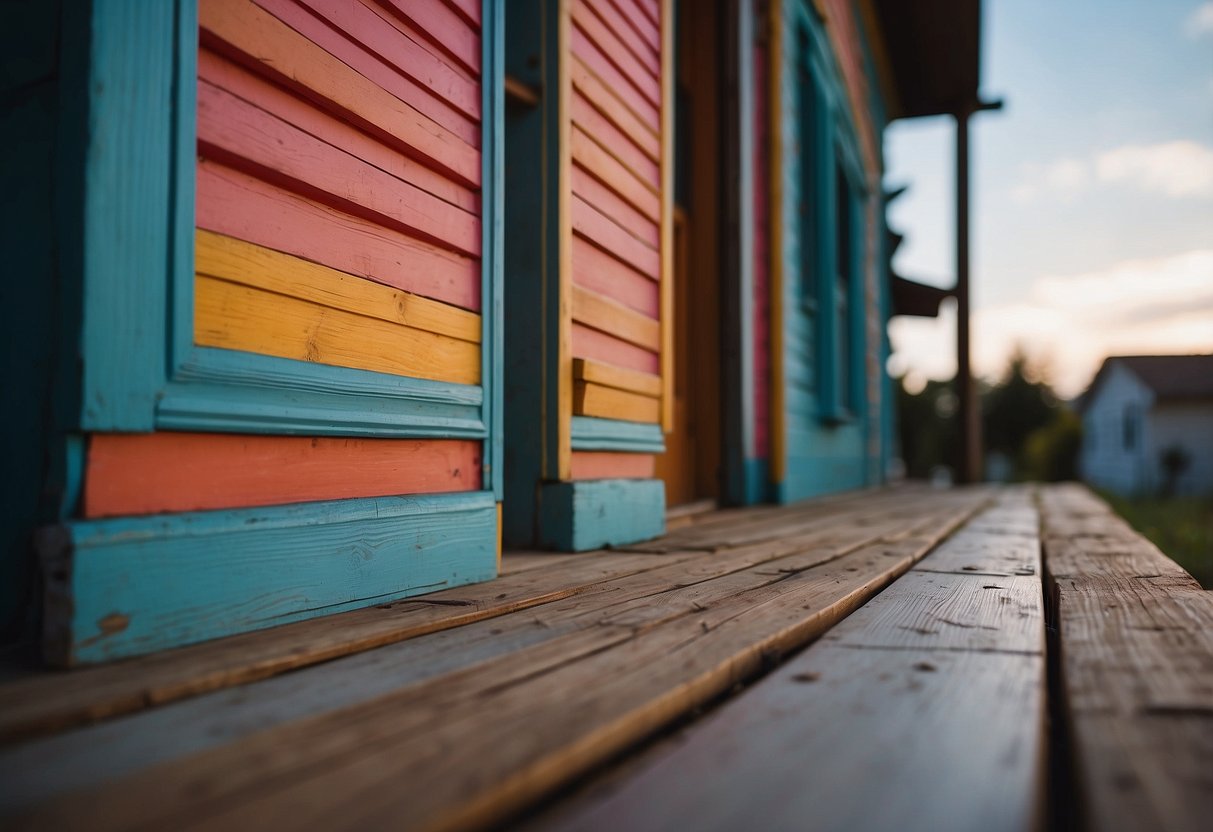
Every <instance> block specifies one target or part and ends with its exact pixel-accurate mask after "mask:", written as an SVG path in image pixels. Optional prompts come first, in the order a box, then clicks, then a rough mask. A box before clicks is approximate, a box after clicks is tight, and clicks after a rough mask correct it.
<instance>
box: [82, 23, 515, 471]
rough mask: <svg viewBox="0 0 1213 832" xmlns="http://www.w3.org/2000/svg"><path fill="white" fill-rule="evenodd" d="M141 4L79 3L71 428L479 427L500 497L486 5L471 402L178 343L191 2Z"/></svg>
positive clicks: (492, 94)
mask: <svg viewBox="0 0 1213 832" xmlns="http://www.w3.org/2000/svg"><path fill="white" fill-rule="evenodd" d="M154 6H155V10H154V11H153V12H149V11H148V10H147V9H145V8H144V6H143V4H139V3H133V2H129V0H97V2H96V3H94V6H93V14H92V19H91V23H92V59H91V61H90V65H89V68H88V73H89V77H88V85H87V87H88V89H89V90H90V95H89V98H88V101H87V109H88V124H89V130H88V136H89V138H88V145H87V153H86V162H85V196H84V199H85V212H84V232H83V233H84V243H83V250H84V268H83V273H84V290H83V292H84V313H83V314H84V325H83V338H82V354H83V356H84V379H83V383H82V387H83V391H84V392H83V402H82V404H81V415H80V418H79V420H78V426H79V427H81V428H83V429H85V430H97V431H100V430H115V431H148V430H153V429H155V428H167V429H172V430H222V431H239V432H252V433H271V434H273V433H305V432H307V433H316V434H335V435H381V436H418V437H433V436H459V437H475V438H484V439H486V442H487V447H486V457H485V458H486V465H485V476H486V481H485V484H486V487H488V488H491V489H492V490H494V492H495V493H498V494H500V491H501V486H500V472H501V469H502V465H501V461H500V455H501V454H500V443H501V438H500V437H501V434H502V430H501V417H500V413H501V390H500V387H501V385H500V378H501V369H500V359H501V353H502V348H501V329H502V327H501V276H500V275H501V252H500V249H501V235H502V228H501V221H500V220H501V212H502V206H503V194H502V191H503V189H502V187H501V170H502V167H503V156H502V148H501V146H502V142H501V141H500V132H501V131H500V129H499V124H500V120H501V112H502V104H501V97H502V96H501V89H500V87H501V83H500V80H501V72H500V64H501V52H502V48H501V46H502V44H501V32H500V18H501V8H502V5H501V0H486V6H485V22H486V24H487V25H486V28H485V30H484V31H485V32H486V37H485V38H484V39H483V40H484V50H485V64H484V66H485V69H484V71H485V80H486V85H485V93H484V96H485V98H484V104H485V113H486V116H485V119H484V123H485V153H484V161H483V164H484V171H485V173H486V175H485V177H484V193H483V205H484V210H485V220H486V221H485V222H484V223H483V225H482V227H483V229H484V231H483V233H484V237H485V240H484V251H485V255H484V257H483V263H484V270H483V274H482V321H483V326H484V332H483V336H484V338H483V349H482V361H483V367H482V370H483V374H482V378H483V379H484V382H485V384H484V386H485V392H484V393H478V395H477V396H476V397H475V400H474V401H472V400H471V398H470V397H469V395H468V393H467V389H466V388H463V387H462V386H461V385H442V384H436V383H433V382H426V381H425V380H420V379H401V378H399V377H393V376H390V375H388V374H375V373H368V372H367V371H363V370H354V369H347V368H336V367H326V366H323V365H317V364H311V363H309V362H302V361H298V362H291V361H289V360H287V359H275V358H271V357H269V356H260V355H254V354H251V353H235V352H230V351H227V350H216V349H206V348H198V347H195V346H194V345H193V317H194V310H193V293H194V266H193V263H194V251H193V246H194V225H195V222H194V200H195V182H194V177H195V171H194V168H195V164H196V151H195V144H196V123H195V118H196V109H197V107H196V98H195V96H196V86H197V83H196V77H197V32H198V18H197V0H175V2H173V3H168V2H165V3H157V4H154ZM166 310H167V314H166ZM271 372H278V373H281V377H280V378H278V379H276V380H275V379H271V378H270V377H269V376H270V373H271ZM373 378H378V379H379V380H378V381H375V380H373ZM469 405H470V406H471V408H472V409H474V410H475V411H476V412H475V413H469V412H466V411H467V410H468V406H469Z"/></svg>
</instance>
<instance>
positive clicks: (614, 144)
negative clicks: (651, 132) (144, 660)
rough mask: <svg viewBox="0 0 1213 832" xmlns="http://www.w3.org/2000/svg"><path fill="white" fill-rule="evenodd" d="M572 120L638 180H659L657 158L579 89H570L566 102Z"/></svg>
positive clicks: (659, 167) (658, 160) (659, 173)
mask: <svg viewBox="0 0 1213 832" xmlns="http://www.w3.org/2000/svg"><path fill="white" fill-rule="evenodd" d="M569 112H570V115H571V117H572V120H573V123H574V124H576V125H577V126H578V127H579V128H581V130H582V132H584V133H585V134H586V135H587V136H589V137H590V138H592V139H593V140H594V141H595V142H597V144H598V146H599V147H601V148H603V149H604V150H606V151H607V152H608V153H610V154H611V155H612V156H614V157H615V160H616V161H617V162H619V164H621V165H623V167H624V168H626V169H627V170H628V171H630V172H631V173H632V174H634V175H635V176H636V178H637V179H639V180H640V181H642V182H660V181H661V166H660V159H656V158H653V156H650V155H649V152H648V151H646V150H644V149H642V148H641V147H640V145H639V144H638V143H637V142H636V140H635V139H634V138H633V137H632V136H629V135H628V134H627V133H625V132H623V130H621V129H619V127H618V126H617V125H616V124H615V122H613V121H612V120H611V119H609V118H608V117H607V116H605V115H604V114H603V113H602V111H601V110H599V109H598V108H597V107H596V106H595V105H594V103H593V102H592V101H590V99H588V98H587V97H586V96H585V95H584V94H583V93H582V92H581V91H580V90H578V89H574V91H573V96H572V99H571V101H570V110H569Z"/></svg>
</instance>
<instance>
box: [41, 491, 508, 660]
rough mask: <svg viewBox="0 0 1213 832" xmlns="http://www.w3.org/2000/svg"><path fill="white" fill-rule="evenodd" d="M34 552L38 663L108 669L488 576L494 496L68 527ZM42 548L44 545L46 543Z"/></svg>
mask: <svg viewBox="0 0 1213 832" xmlns="http://www.w3.org/2000/svg"><path fill="white" fill-rule="evenodd" d="M64 531H65V532H66V533H65V534H63V535H59V536H58V538H59V540H58V543H57V545H55V546H53V547H52V546H49V545H48V546H44V547H43V550H42V551H41V552H40V555H41V557H42V565H43V572H44V575H45V579H46V585H47V590H46V591H47V607H46V623H47V626H46V652H47V655H48V658H49V659H50V660H51V661H53V662H55V663H57V664H61V665H73V664H85V663H91V662H99V661H107V660H110V659H117V658H122V657H126V656H134V655H140V654H144V653H150V652H154V651H156V650H163V649H166V648H169V647H176V646H180V645H184V644H191V643H194V642H199V641H205V640H207V639H212V638H218V637H220V636H227V635H234V634H236V633H241V632H247V631H250V630H257V629H262V628H265V627H272V626H276V625H278V624H287V623H290V622H292V621H299V620H302V619H306V618H312V617H315V616H319V615H329V614H331V613H336V612H342V611H344V610H349V609H356V608H358V607H364V606H369V605H371V604H382V603H390V602H392V601H396V600H399V599H401V598H405V597H408V596H411V595H417V594H420V593H424V592H431V591H435V590H439V589H447V588H449V587H453V586H459V585H462V584H468V583H474V582H477V581H485V580H489V579H491V578H494V577H496V574H497V504H496V502H495V499H494V497H493V494H492V492H488V491H474V492H465V493H459V494H436V495H425V496H413V497H375V498H367V499H355V500H336V501H331V502H323V503H301V504H296V505H289V506H275V507H271V508H256V509H239V510H228V511H214V512H194V513H189V514H175V515H163V516H153V517H134V518H121V519H110V520H88V521H80V522H72V523H68V524H67V525H66V526H65V527H64ZM48 540H49V536H48Z"/></svg>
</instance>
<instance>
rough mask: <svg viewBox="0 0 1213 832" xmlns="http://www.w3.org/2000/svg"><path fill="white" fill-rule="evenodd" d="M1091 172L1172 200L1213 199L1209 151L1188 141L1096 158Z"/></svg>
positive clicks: (1212, 159) (1131, 147)
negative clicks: (1176, 198) (1093, 169)
mask: <svg viewBox="0 0 1213 832" xmlns="http://www.w3.org/2000/svg"><path fill="white" fill-rule="evenodd" d="M1210 8H1213V5H1211V6H1210ZM1095 169H1096V172H1097V174H1098V176H1099V179H1100V180H1101V181H1104V182H1123V183H1129V184H1133V185H1136V186H1137V187H1139V188H1141V189H1142V190H1145V191H1154V192H1156V193H1161V194H1165V195H1166V196H1172V197H1191V196H1195V197H1213V148H1210V147H1205V146H1204V145H1202V144H1197V143H1196V142H1192V141H1174V142H1164V143H1162V144H1153V145H1126V146H1125V147H1119V148H1117V149H1115V150H1109V151H1108V152H1106V153H1101V154H1099V156H1098V158H1097V159H1096V161H1095Z"/></svg>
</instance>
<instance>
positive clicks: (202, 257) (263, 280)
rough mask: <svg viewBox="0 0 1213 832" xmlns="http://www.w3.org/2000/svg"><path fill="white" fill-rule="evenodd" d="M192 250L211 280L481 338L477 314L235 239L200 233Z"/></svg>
mask: <svg viewBox="0 0 1213 832" xmlns="http://www.w3.org/2000/svg"><path fill="white" fill-rule="evenodd" d="M194 252H195V255H194V257H195V269H196V270H197V273H198V274H203V275H206V276H207V277H214V278H218V279H220V280H226V281H228V282H230V283H239V284H240V285H242V286H250V287H252V288H255V289H264V290H265V291H267V292H275V293H277V294H280V295H287V296H289V297H293V298H299V299H300V300H307V301H311V302H313V303H317V304H320V305H322V306H330V307H332V308H334V309H342V310H344V311H346V312H353V313H355V314H358V315H365V316H367V317H371V318H378V319H380V320H384V321H388V322H389V323H396V324H400V325H401V326H407V327H411V328H413V329H422V330H425V331H426V332H433V333H436V334H438V335H446V336H448V337H451V338H457V339H459V340H461V341H468V342H471V343H474V344H478V343H480V340H481V321H480V316H479V315H477V314H475V313H473V312H468V311H466V310H463V309H460V308H458V307H456V306H448V305H447V304H444V303H439V302H438V301H434V300H430V299H429V298H423V297H421V296H420V295H412V294H409V293H407V292H400V291H397V290H395V289H392V288H390V287H388V286H383V285H380V284H378V283H373V282H371V281H369V280H365V279H363V278H360V277H356V276H354V275H349V274H345V273H344V272H339V271H337V270H335V269H330V268H328V267H326V266H321V265H319V264H318V263H312V262H310V261H307V260H303V259H300V258H298V257H292V256H291V255H289V254H283V253H281V252H277V251H274V250H272V249H268V248H265V247H263V246H258V245H254V244H253V243H246V242H244V241H243V240H237V239H236V238H234V237H225V236H223V235H221V234H215V233H212V232H210V231H203V230H199V231H198V232H197V235H196V240H195V244H194Z"/></svg>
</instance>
